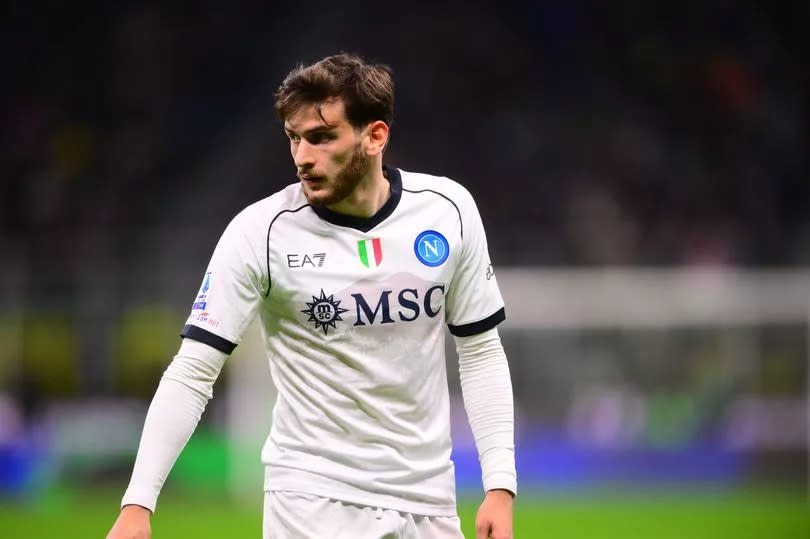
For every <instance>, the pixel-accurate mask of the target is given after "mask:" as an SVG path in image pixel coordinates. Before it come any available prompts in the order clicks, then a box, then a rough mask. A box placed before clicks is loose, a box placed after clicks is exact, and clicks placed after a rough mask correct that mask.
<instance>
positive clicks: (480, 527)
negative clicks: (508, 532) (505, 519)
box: [475, 520, 492, 539]
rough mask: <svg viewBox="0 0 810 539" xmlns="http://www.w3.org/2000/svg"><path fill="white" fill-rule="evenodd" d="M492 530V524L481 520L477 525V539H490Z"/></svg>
mask: <svg viewBox="0 0 810 539" xmlns="http://www.w3.org/2000/svg"><path fill="white" fill-rule="evenodd" d="M491 529H492V527H491V526H490V523H489V522H488V521H485V520H481V521H478V522H476V523H475V539H489V532H490V530H491Z"/></svg>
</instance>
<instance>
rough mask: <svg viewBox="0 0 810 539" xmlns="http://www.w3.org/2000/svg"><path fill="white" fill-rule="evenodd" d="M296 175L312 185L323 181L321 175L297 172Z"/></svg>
mask: <svg viewBox="0 0 810 539" xmlns="http://www.w3.org/2000/svg"><path fill="white" fill-rule="evenodd" d="M298 177H299V178H300V179H301V181H303V182H304V183H307V184H309V185H314V184H316V183H320V182H321V181H323V176H313V175H311V174H299V175H298Z"/></svg>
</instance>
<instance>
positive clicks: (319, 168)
mask: <svg viewBox="0 0 810 539" xmlns="http://www.w3.org/2000/svg"><path fill="white" fill-rule="evenodd" d="M319 107H320V114H319V113H318V109H319ZM284 130H285V131H286V132H287V137H288V138H289V139H290V152H291V153H292V157H293V161H294V162H295V167H296V169H297V175H298V178H299V179H300V180H301V187H302V189H303V191H304V195H305V196H306V197H307V201H309V203H310V204H312V205H313V206H330V205H332V204H337V203H338V202H340V201H341V200H343V199H344V198H346V197H347V196H349V195H350V194H351V193H352V191H354V189H355V187H357V185H358V184H359V183H360V181H361V180H362V179H363V178H364V177H365V176H366V174H367V173H368V171H369V167H370V159H369V157H368V156H367V155H366V153H365V151H364V150H363V147H362V134H361V133H358V132H357V131H355V129H354V128H353V127H352V125H351V124H350V123H349V122H348V120H347V119H346V114H345V110H344V107H343V102H342V101H340V100H339V99H335V100H329V101H325V102H323V103H320V104H319V105H318V104H308V105H304V106H303V107H301V108H300V109H298V110H297V111H296V112H295V113H293V114H292V115H290V117H289V118H287V120H286V121H285V122H284Z"/></svg>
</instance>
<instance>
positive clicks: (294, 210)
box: [264, 203, 309, 297]
mask: <svg viewBox="0 0 810 539" xmlns="http://www.w3.org/2000/svg"><path fill="white" fill-rule="evenodd" d="M307 207H309V203H306V204H301V205H300V206H298V207H297V208H284V209H282V210H279V211H278V212H277V213H276V214H275V215H274V216H273V218H272V219H270V224H268V225H267V241H266V250H267V255H266V259H265V263H266V268H267V291H266V292H265V293H264V297H267V296H269V295H270V289H271V288H272V287H273V280H272V278H271V277H270V230H271V229H272V228H273V223H275V222H276V219H278V218H279V217H281V215H283V214H285V213H297V212H299V211H301V210H303V209H304V208H307Z"/></svg>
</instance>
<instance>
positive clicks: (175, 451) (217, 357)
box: [121, 339, 227, 511]
mask: <svg viewBox="0 0 810 539" xmlns="http://www.w3.org/2000/svg"><path fill="white" fill-rule="evenodd" d="M226 358H227V356H226V355H225V354H223V353H222V352H219V351H217V350H214V349H213V348H211V347H209V346H208V345H205V344H202V343H199V342H196V341H192V340H189V339H185V340H184V341H183V344H182V345H181V346H180V350H179V352H178V353H177V355H176V356H175V358H174V360H173V361H172V363H171V364H170V365H169V367H168V368H167V369H166V372H165V373H164V374H163V378H162V379H161V381H160V384H159V385H158V389H157V391H156V392H155V396H154V398H153V399H152V403H151V404H150V406H149V411H148V412H147V414H146V420H145V421H144V427H143V433H142V434H141V442H140V445H139V447H138V456H137V458H136V459H135V466H134V468H133V471H132V478H131V480H130V483H129V487H128V488H127V491H126V492H125V493H124V497H123V499H122V500H121V505H122V506H124V505H130V504H135V505H140V506H142V507H145V508H147V509H149V510H150V511H154V510H155V505H156V503H157V498H158V495H159V494H160V489H161V488H162V487H163V482H164V481H165V480H166V476H168V474H169V471H170V470H171V468H172V466H173V465H174V463H175V461H176V460H177V457H178V455H179V454H180V452H181V451H182V450H183V447H185V445H186V442H188V439H189V438H190V437H191V434H192V433H193V432H194V429H195V428H196V427H197V423H198V422H199V420H200V416H201V415H202V412H203V410H204V409H205V405H206V403H207V402H208V400H209V399H210V398H211V396H212V387H213V385H214V382H215V381H216V378H217V376H218V375H219V372H220V370H221V369H222V365H223V364H224V362H225V359H226Z"/></svg>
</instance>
